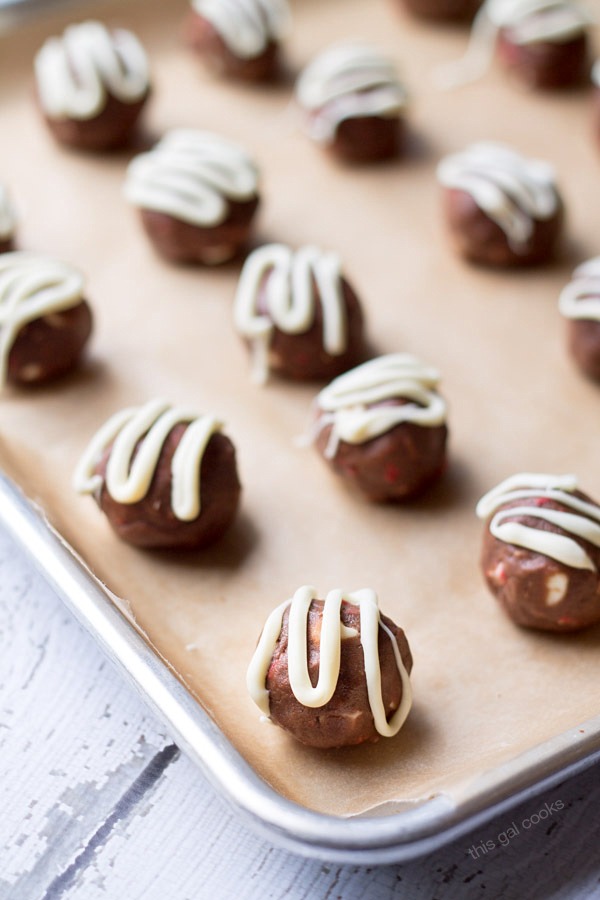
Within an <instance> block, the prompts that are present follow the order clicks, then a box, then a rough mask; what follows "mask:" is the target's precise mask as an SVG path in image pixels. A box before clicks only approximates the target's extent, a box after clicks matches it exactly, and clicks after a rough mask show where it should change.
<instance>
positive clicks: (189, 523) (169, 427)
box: [73, 400, 241, 550]
mask: <svg viewBox="0 0 600 900" xmlns="http://www.w3.org/2000/svg"><path fill="white" fill-rule="evenodd" d="M221 428H222V423H221V422H220V421H219V420H218V419H217V418H215V416H213V415H196V414H195V413H194V412H190V411H189V410H187V409H183V408H180V407H171V406H170V405H169V404H168V403H165V402H164V401H162V400H152V401H150V402H149V403H146V404H145V406H141V407H139V408H132V409H124V410H122V411H121V412H118V413H116V414H115V415H114V416H112V418H110V419H109V420H108V421H107V422H106V423H105V424H104V425H103V426H102V428H100V430H99V431H98V432H97V433H96V435H95V436H94V437H93V438H92V440H91V442H90V444H89V446H88V447H87V449H86V451H85V452H84V454H83V456H82V457H81V460H80V462H79V464H78V466H77V469H76V471H75V475H74V479H73V484H74V487H75V490H76V491H78V492H79V493H80V494H92V495H93V496H94V499H95V500H96V502H97V504H98V506H99V507H100V509H101V510H102V511H103V512H104V513H105V514H106V516H107V518H108V520H109V522H110V524H111V525H112V527H113V528H114V530H115V531H116V533H117V534H118V535H119V537H120V538H121V539H122V540H124V541H127V542H128V543H130V544H134V545H135V546H137V547H146V548H156V549H178V550H192V549H198V548H200V547H205V546H207V545H208V544H212V543H213V542H214V541H216V540H218V539H219V538H220V537H221V536H222V535H223V534H224V532H225V531H226V530H227V529H228V528H229V526H230V525H231V523H232V522H233V519H234V517H235V514H236V511H237V508H238V503H239V498H240V491H241V487H240V482H239V479H238V474H237V467H236V458H235V449H234V446H233V444H232V443H231V441H230V440H229V438H228V437H226V436H225V435H224V434H222V433H221Z"/></svg>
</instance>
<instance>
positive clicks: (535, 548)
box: [477, 474, 600, 631]
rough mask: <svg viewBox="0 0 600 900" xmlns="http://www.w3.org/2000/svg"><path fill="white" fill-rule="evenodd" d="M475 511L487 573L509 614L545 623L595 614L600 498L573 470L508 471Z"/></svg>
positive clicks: (599, 618)
mask: <svg viewBox="0 0 600 900" xmlns="http://www.w3.org/2000/svg"><path fill="white" fill-rule="evenodd" d="M477 515H478V516H479V518H480V519H484V520H485V521H486V529H485V533H484V537H483V547H482V553H481V566H482V570H483V574H484V577H485V580H486V582H487V585H488V587H489V589H490V590H491V592H492V594H494V596H495V597H496V598H497V599H498V600H499V602H500V604H501V606H502V607H503V608H504V610H505V611H506V612H507V613H508V615H509V616H510V617H511V619H513V621H515V622H516V623H517V624H518V625H524V626H526V627H528V628H540V629H543V630H545V631H577V630H578V629H580V628H586V627H587V626H588V625H593V624H595V623H596V622H600V576H599V574H598V570H599V567H600V506H598V505H597V504H596V503H595V502H594V501H593V500H591V499H590V498H589V497H588V496H587V495H586V494H584V493H582V492H581V491H580V490H579V489H578V485H577V479H576V478H575V477H574V476H572V475H562V476H558V475H537V474H536V475H529V474H521V475H513V476H512V477H511V478H507V479H506V481H503V482H502V483H501V484H499V485H498V486H497V487H495V488H494V489H493V490H491V491H490V492H489V493H487V494H486V495H485V496H484V497H482V498H481V500H480V501H479V503H478V505H477Z"/></svg>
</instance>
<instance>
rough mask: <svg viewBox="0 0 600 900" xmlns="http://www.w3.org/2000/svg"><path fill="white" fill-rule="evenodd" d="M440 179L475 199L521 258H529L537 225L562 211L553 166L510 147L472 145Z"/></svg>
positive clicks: (450, 159) (450, 160)
mask: <svg viewBox="0 0 600 900" xmlns="http://www.w3.org/2000/svg"><path fill="white" fill-rule="evenodd" d="M437 176H438V179H439V181H440V183H441V184H442V185H443V186H444V187H446V188H450V189H454V190H459V191H466V193H468V194H470V195H471V197H472V198H473V200H474V201H475V203H476V204H477V206H478V207H479V208H480V209H481V210H482V211H483V212H484V213H485V214H486V215H487V216H488V218H490V219H491V220H492V221H493V222H495V223H496V224H497V225H498V226H499V227H500V228H501V229H502V231H503V232H504V234H505V235H506V238H507V240H508V243H509V245H510V246H511V247H512V249H513V250H514V251H515V252H516V253H519V252H526V250H527V246H528V243H529V240H530V239H531V236H532V234H533V230H534V225H535V222H536V221H540V220H541V221H544V220H547V219H550V218H551V217H552V216H553V215H554V214H555V213H556V212H557V210H558V203H559V200H558V193H557V190H556V185H555V174H554V170H553V168H552V166H550V165H549V164H548V163H546V162H543V161H542V160H538V159H527V158H526V157H524V156H522V155H521V154H520V153H517V152H516V150H513V149H512V148H511V147H508V146H506V145H505V144H499V143H495V142H492V141H483V142H481V143H477V144H471V145H470V146H469V147H467V148H466V149H465V150H463V151H462V152H460V153H454V154H452V155H450V156H447V157H445V158H444V159H443V160H442V161H441V162H440V163H439V165H438V168H437Z"/></svg>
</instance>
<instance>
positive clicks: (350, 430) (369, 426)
mask: <svg viewBox="0 0 600 900" xmlns="http://www.w3.org/2000/svg"><path fill="white" fill-rule="evenodd" d="M438 383H439V374H438V372H437V371H436V370H435V369H432V368H430V367H428V366H425V365H423V363H421V362H420V361H419V360H417V359H415V357H413V356H409V355H408V354H405V353H394V354H390V355H388V356H380V357H378V358H377V359H373V360H370V361H369V362H366V363H363V365H361V366H358V367H357V368H356V369H352V370H351V371H349V372H346V373H345V374H344V375H340V377H339V378H336V379H335V380H334V381H332V382H331V384H330V385H328V386H327V387H326V388H325V389H324V390H322V391H321V393H320V394H319V395H318V396H317V398H316V401H315V406H316V422H315V426H314V432H315V438H314V439H315V443H316V446H317V449H318V450H319V451H320V453H321V454H322V456H323V457H324V458H325V460H326V461H327V462H328V463H329V464H330V465H331V467H332V468H333V470H334V471H335V472H336V473H337V474H338V475H341V477H342V478H344V479H345V480H346V482H347V483H348V484H350V485H352V486H353V487H356V488H358V490H359V491H361V492H362V494H364V495H365V497H367V499H369V500H372V501H375V502H385V501H402V500H407V499H409V498H412V497H414V496H415V495H417V494H420V493H422V492H423V491H424V490H425V489H426V488H427V487H429V485H430V484H432V483H433V482H434V481H436V480H437V479H438V478H439V477H440V476H441V475H442V473H443V472H444V470H445V468H446V443H447V437H448V428H447V426H446V412H447V408H446V402H445V400H444V399H443V398H442V397H441V396H440V395H439V394H438V393H437V390H436V389H437V386H438Z"/></svg>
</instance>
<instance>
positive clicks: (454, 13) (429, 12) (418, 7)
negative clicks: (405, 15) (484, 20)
mask: <svg viewBox="0 0 600 900" xmlns="http://www.w3.org/2000/svg"><path fill="white" fill-rule="evenodd" d="M400 2H401V5H402V6H404V7H406V9H408V10H409V12H411V13H412V14H413V15H415V16H418V17H419V18H421V19H432V20H434V19H435V20H436V21H437V20H440V21H443V22H464V21H468V20H469V19H472V18H473V16H474V15H475V13H476V12H477V10H478V9H479V7H480V6H481V3H482V0H400Z"/></svg>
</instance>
